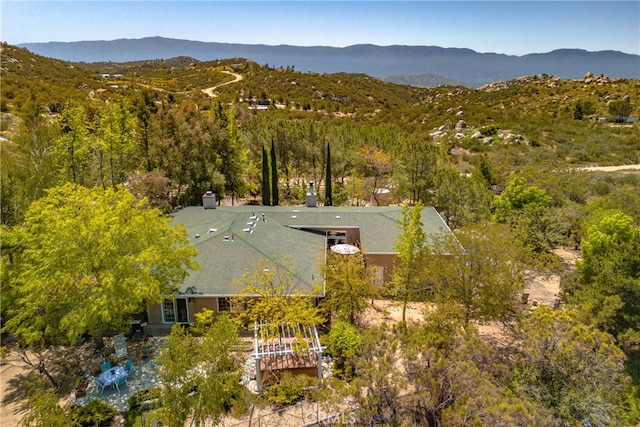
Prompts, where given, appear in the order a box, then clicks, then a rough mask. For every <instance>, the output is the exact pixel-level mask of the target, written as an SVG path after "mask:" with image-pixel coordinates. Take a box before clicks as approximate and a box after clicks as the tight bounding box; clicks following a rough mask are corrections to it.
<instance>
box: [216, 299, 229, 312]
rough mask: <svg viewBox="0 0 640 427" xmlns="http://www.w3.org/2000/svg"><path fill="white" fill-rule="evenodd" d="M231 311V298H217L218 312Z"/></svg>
mask: <svg viewBox="0 0 640 427" xmlns="http://www.w3.org/2000/svg"><path fill="white" fill-rule="evenodd" d="M229 311H231V298H228V297H227V298H218V313H226V312H229Z"/></svg>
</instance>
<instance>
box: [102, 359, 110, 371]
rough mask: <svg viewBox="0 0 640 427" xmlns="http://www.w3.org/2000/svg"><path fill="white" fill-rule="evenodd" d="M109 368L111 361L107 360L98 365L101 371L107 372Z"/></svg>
mask: <svg viewBox="0 0 640 427" xmlns="http://www.w3.org/2000/svg"><path fill="white" fill-rule="evenodd" d="M109 369H111V362H109V361H108V360H107V361H106V362H104V363H103V364H102V365H100V371H101V372H107V371H108V370H109Z"/></svg>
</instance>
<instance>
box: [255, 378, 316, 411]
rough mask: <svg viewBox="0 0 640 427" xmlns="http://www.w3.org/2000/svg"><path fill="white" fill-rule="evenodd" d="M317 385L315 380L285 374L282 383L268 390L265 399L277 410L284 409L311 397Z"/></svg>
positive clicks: (281, 379)
mask: <svg viewBox="0 0 640 427" xmlns="http://www.w3.org/2000/svg"><path fill="white" fill-rule="evenodd" d="M316 384H317V379H315V378H312V377H309V376H307V375H293V374H291V373H289V372H284V373H283V374H282V377H281V378H280V381H279V382H278V383H277V384H273V385H272V386H270V387H269V388H268V389H267V391H266V393H265V398H266V399H267V401H268V402H269V403H272V404H273V405H275V406H276V407H277V408H284V407H287V406H290V405H293V404H294V403H296V402H299V401H301V400H303V399H306V398H307V397H310V396H311V392H312V389H313V386H314V385H316Z"/></svg>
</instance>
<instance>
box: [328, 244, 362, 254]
mask: <svg viewBox="0 0 640 427" xmlns="http://www.w3.org/2000/svg"><path fill="white" fill-rule="evenodd" d="M331 251H332V252H335V253H337V254H342V255H352V254H357V253H358V252H360V248H358V247H357V246H353V245H347V244H346V243H340V244H338V245H333V246H331Z"/></svg>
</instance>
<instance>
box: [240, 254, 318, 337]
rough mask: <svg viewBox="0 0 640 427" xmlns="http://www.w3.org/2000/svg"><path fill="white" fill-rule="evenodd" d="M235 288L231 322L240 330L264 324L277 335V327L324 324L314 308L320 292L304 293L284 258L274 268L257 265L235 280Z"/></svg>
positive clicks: (316, 290)
mask: <svg viewBox="0 0 640 427" xmlns="http://www.w3.org/2000/svg"><path fill="white" fill-rule="evenodd" d="M285 266H286V267H285ZM236 286H237V287H238V292H237V293H236V294H235V295H234V297H233V298H232V300H231V301H232V305H233V306H234V307H236V308H237V309H238V312H237V313H236V315H235V317H234V320H235V321H237V322H238V324H239V325H240V327H247V326H249V327H252V326H253V324H254V323H255V322H257V323H263V322H264V323H266V324H267V328H268V329H269V330H270V331H271V332H274V333H276V332H277V328H278V326H279V325H280V324H287V323H289V324H291V325H295V324H300V325H318V324H321V323H322V321H323V319H322V317H321V315H320V311H319V309H318V307H317V306H316V305H315V296H316V295H320V294H321V293H322V292H321V289H319V288H318V289H311V290H308V289H305V290H304V291H303V290H302V289H301V288H300V283H299V282H298V280H297V278H296V276H295V271H294V270H293V268H292V266H291V263H290V262H289V261H288V260H287V259H286V258H285V259H282V260H280V261H279V262H277V263H275V265H274V264H271V263H268V262H266V261H261V262H259V263H258V264H257V265H256V268H255V270H254V272H253V273H251V272H247V273H246V274H245V275H244V276H243V277H242V278H240V279H238V281H237V282H236ZM272 336H273V334H272Z"/></svg>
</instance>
